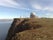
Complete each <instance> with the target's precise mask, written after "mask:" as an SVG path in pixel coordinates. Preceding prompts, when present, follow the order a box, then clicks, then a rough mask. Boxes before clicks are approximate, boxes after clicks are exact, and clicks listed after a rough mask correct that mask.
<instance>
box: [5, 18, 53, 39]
mask: <svg viewBox="0 0 53 40" xmlns="http://www.w3.org/2000/svg"><path fill="white" fill-rule="evenodd" d="M6 40H53V19H43V18H42V19H41V18H39V19H38V18H37V19H34V18H33V19H26V18H25V19H14V21H13V23H12V25H11V27H10V29H9V32H8V35H7V38H6Z"/></svg>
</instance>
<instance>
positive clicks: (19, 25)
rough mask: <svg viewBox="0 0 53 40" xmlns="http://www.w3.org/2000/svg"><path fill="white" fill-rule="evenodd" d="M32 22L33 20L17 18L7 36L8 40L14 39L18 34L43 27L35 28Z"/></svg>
mask: <svg viewBox="0 0 53 40" xmlns="http://www.w3.org/2000/svg"><path fill="white" fill-rule="evenodd" d="M30 20H31V19H16V18H15V19H14V21H13V23H12V24H11V27H10V29H9V31H8V35H7V38H6V40H11V39H12V37H14V36H15V34H16V33H19V32H22V31H26V30H31V29H35V28H37V26H38V27H41V25H35V26H34V25H33V24H32V23H30ZM32 26H33V27H32Z"/></svg>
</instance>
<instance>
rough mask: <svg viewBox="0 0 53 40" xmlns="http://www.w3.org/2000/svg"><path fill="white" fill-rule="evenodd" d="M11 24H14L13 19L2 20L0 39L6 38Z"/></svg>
mask: <svg viewBox="0 0 53 40" xmlns="http://www.w3.org/2000/svg"><path fill="white" fill-rule="evenodd" d="M11 24H12V21H9V22H0V40H5V38H6V36H7V33H8V30H9V28H10V26H11Z"/></svg>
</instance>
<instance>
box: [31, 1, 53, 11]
mask: <svg viewBox="0 0 53 40" xmlns="http://www.w3.org/2000/svg"><path fill="white" fill-rule="evenodd" d="M30 4H31V6H32V8H33V9H38V10H43V11H53V0H31V1H30Z"/></svg>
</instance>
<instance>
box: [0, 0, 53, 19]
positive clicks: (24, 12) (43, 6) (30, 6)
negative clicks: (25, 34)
mask: <svg viewBox="0 0 53 40" xmlns="http://www.w3.org/2000/svg"><path fill="white" fill-rule="evenodd" d="M31 12H35V15H36V16H38V17H47V18H53V0H0V19H6V18H7V19H13V18H20V16H21V17H29V15H30V13H31Z"/></svg>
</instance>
